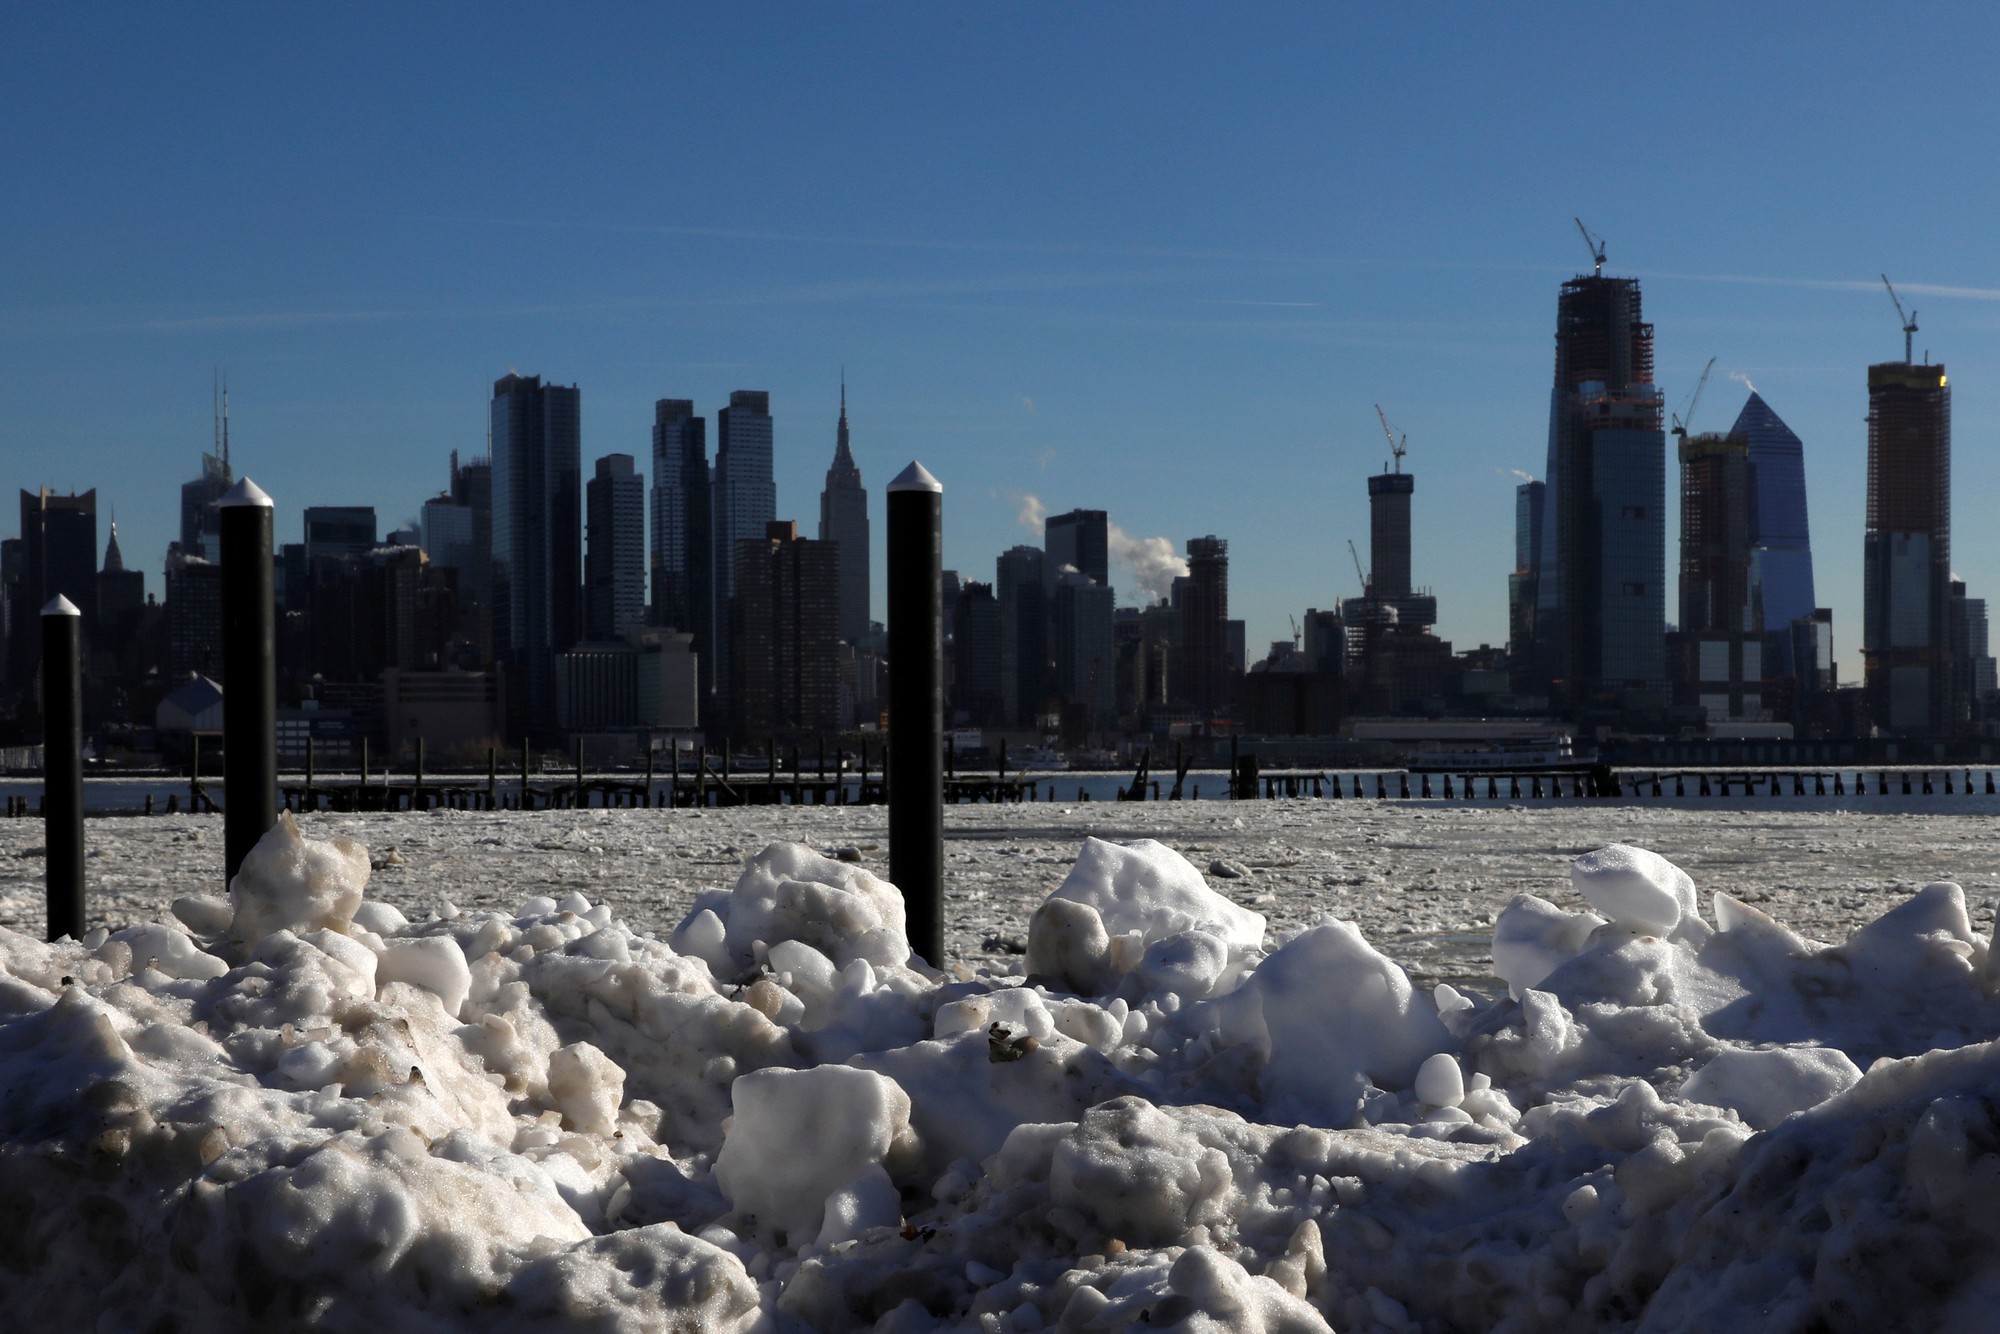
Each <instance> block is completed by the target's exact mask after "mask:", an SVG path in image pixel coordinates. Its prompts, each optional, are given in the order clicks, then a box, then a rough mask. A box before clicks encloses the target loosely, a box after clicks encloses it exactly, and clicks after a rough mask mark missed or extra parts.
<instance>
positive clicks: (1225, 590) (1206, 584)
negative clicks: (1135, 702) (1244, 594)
mask: <svg viewBox="0 0 2000 1334" xmlns="http://www.w3.org/2000/svg"><path fill="white" fill-rule="evenodd" d="M1187 557H1188V572H1187V578H1186V580H1185V581H1184V582H1183V581H1178V580H1177V581H1176V582H1175V588H1176V590H1177V591H1178V592H1179V593H1180V598H1179V604H1180V612H1181V661H1180V671H1179V672H1178V676H1179V678H1180V680H1179V687H1180V690H1181V694H1182V696H1183V697H1184V698H1185V700H1186V702H1187V704H1188V706H1189V707H1190V708H1192V709H1194V710H1196V711H1197V712H1200V713H1221V712H1224V711H1225V710H1227V709H1228V707H1229V702H1230V694H1231V692H1230V688H1229V643H1228V623H1229V543H1227V542H1225V541H1223V540H1222V539H1221V538H1219V537H1213V536H1210V537H1191V538H1189V539H1188V544H1187Z"/></svg>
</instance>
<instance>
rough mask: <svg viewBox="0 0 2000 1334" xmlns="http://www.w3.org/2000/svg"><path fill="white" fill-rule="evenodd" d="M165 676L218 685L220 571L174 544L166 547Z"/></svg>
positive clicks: (220, 618)
mask: <svg viewBox="0 0 2000 1334" xmlns="http://www.w3.org/2000/svg"><path fill="white" fill-rule="evenodd" d="M166 584H167V611H166V622H167V676H168V679H169V680H171V681H173V682H175V683H179V682H182V681H185V680H186V679H187V678H188V677H189V676H191V675H195V676H206V677H208V678H209V679H210V680H212V681H221V680H222V679H223V675H222V567H221V566H220V565H216V564H213V563H212V562H209V561H206V560H203V559H202V558H201V557H199V556H188V555H183V554H182V552H181V549H180V544H179V543H178V542H176V543H171V544H169V545H168V547H167V570H166Z"/></svg>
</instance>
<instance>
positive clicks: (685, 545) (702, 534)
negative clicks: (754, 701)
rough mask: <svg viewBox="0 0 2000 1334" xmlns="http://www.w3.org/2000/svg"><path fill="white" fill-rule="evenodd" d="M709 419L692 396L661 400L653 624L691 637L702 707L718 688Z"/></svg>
mask: <svg viewBox="0 0 2000 1334" xmlns="http://www.w3.org/2000/svg"><path fill="white" fill-rule="evenodd" d="M712 500H713V496H712V494H711V489H710V485H709V474H708V421H707V419H706V418H703V417H697V416H695V415H694V403H693V401H692V400H690V399H685V398H663V399H661V400H659V401H658V402H657V403H655V404H654V405H653V622H654V624H656V625H659V626H662V627H665V628H666V629H669V630H679V631H681V632H682V633H683V634H686V635H688V636H690V637H691V638H690V642H691V643H692V645H693V649H694V655H695V667H696V672H697V674H698V681H697V685H696V689H697V694H698V697H699V698H700V700H701V706H702V707H703V708H704V709H706V708H707V707H708V700H709V697H710V696H711V695H712V694H713V693H714V691H715V637H716V631H717V628H718V627H717V624H716V619H715V531H714V526H713V524H712V523H711V521H710V518H711V513H712V505H711V502H712Z"/></svg>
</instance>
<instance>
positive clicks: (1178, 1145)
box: [1008, 1097, 1235, 1246]
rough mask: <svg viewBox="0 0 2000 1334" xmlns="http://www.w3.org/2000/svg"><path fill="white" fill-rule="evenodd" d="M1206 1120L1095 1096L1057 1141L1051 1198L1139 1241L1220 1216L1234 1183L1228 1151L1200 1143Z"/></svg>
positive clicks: (1164, 1238) (1162, 1241)
mask: <svg viewBox="0 0 2000 1334" xmlns="http://www.w3.org/2000/svg"><path fill="white" fill-rule="evenodd" d="M1206 1121H1207V1118H1205V1117H1202V1116H1200V1114H1199V1113H1191V1112H1189V1111H1188V1110H1186V1109H1184V1108H1178V1107H1156V1106H1154V1105H1153V1104H1152V1103H1150V1102H1148V1101H1146V1099H1144V1098H1138V1097H1123V1098H1114V1099H1112V1100H1111V1101H1109V1102H1105V1103H1100V1104H1098V1105H1097V1106H1095V1107H1092V1108H1091V1109H1090V1110H1089V1111H1087V1112H1085V1113H1084V1114H1083V1119H1082V1120H1081V1121H1079V1122H1078V1123H1077V1124H1076V1125H1075V1126H1074V1127H1073V1128H1071V1129H1070V1131H1069V1133H1068V1134H1067V1135H1065V1136H1064V1137H1063V1138H1062V1139H1061V1140H1060V1141H1058V1142H1057V1144H1056V1146H1055V1151H1054V1154H1053V1155H1052V1156H1051V1157H1050V1159H1049V1199H1050V1200H1051V1201H1052V1202H1054V1203H1055V1204H1056V1205H1058V1206H1060V1207H1063V1208H1068V1209H1074V1210H1076V1211H1077V1212H1078V1213H1080V1214H1082V1215H1083V1216H1084V1217H1085V1218H1087V1219H1088V1220H1090V1222H1091V1223H1092V1224H1093V1225H1094V1226H1096V1227H1097V1228H1098V1229H1099V1230H1101V1231H1102V1232H1103V1233H1105V1234H1106V1235H1107V1236H1112V1237H1117V1238H1120V1239H1121V1240H1123V1241H1125V1242H1127V1243H1128V1244H1135V1245H1141V1246H1163V1245H1166V1244H1167V1243H1168V1242H1171V1241H1173V1240H1174V1239H1176V1238H1177V1237H1179V1236H1180V1235H1181V1234H1182V1233H1184V1232H1186V1231H1187V1230H1188V1228H1189V1226H1190V1225H1192V1224H1195V1223H1202V1222H1207V1221H1212V1220H1215V1219H1219V1218H1221V1217H1223V1216H1226V1215H1227V1214H1228V1212H1229V1210H1230V1209H1231V1207H1232V1205H1233V1204H1234V1203H1235V1183H1234V1180H1233V1178H1232V1176H1231V1173H1230V1168H1229V1158H1228V1155H1227V1154H1226V1153H1225V1152H1224V1151H1223V1150H1222V1148H1221V1147H1220V1145H1218V1144H1214V1143H1204V1142H1203V1138H1204V1137H1203V1135H1202V1133H1201V1132H1202V1129H1203V1127H1204V1123H1205V1122H1206ZM1012 1148H1013V1143H1012V1141H1011V1140H1010V1141H1009V1145H1008V1149H1009V1150H1010V1151H1011V1150H1012Z"/></svg>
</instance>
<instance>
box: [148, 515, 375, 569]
mask: <svg viewBox="0 0 2000 1334" xmlns="http://www.w3.org/2000/svg"><path fill="white" fill-rule="evenodd" d="M376 532H377V528H376V523H375V507H374V506H372V505H308V506H306V512H305V533H306V542H305V546H306V563H307V564H308V565H315V564H317V563H318V562H320V561H322V560H339V559H340V558H341V557H343V556H356V555H359V554H361V553H362V552H364V551H372V550H373V549H374V548H375V547H376V546H377V545H378V539H377V537H376ZM183 549H185V548H183ZM210 559H211V560H212V559H214V557H210Z"/></svg>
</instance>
